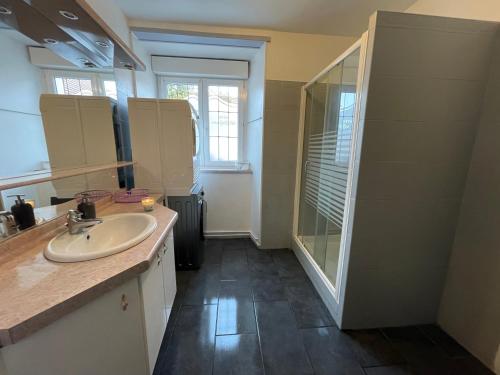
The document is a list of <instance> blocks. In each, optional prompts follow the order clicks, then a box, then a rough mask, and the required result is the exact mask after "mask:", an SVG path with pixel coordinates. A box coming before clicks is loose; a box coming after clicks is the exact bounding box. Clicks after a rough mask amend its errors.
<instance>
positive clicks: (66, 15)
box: [59, 10, 78, 21]
mask: <svg viewBox="0 0 500 375" xmlns="http://www.w3.org/2000/svg"><path fill="white" fill-rule="evenodd" d="M59 14H60V15H61V16H63V17H64V18H67V19H68V20H71V21H76V20H77V19H78V16H77V15H76V14H75V13H71V12H68V11H67V10H60V11H59Z"/></svg>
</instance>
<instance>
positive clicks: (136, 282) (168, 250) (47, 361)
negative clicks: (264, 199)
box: [0, 234, 176, 375]
mask: <svg viewBox="0 0 500 375" xmlns="http://www.w3.org/2000/svg"><path fill="white" fill-rule="evenodd" d="M169 244H170V246H169ZM172 244H173V237H172V234H170V235H169V236H168V237H167V240H166V241H165V243H164V244H163V246H161V247H160V249H159V250H158V252H157V254H155V259H154V261H153V262H152V263H151V265H150V267H149V269H148V270H147V271H146V272H144V273H143V274H141V275H139V276H138V277H136V278H134V279H132V280H129V281H128V282H126V283H125V284H123V285H121V286H119V287H116V288H114V289H113V290H111V291H110V292H108V293H106V294H105V295H103V296H101V297H99V298H97V299H96V300H94V301H92V302H90V303H88V304H86V305H84V306H82V307H81V308H79V309H77V310H76V311H74V312H72V313H70V314H68V315H65V316H64V317H62V318H60V319H58V320H57V321H55V322H54V323H52V324H50V325H49V326H47V327H45V328H42V329H41V330H39V331H38V332H36V333H34V334H32V335H30V336H28V337H27V338H25V339H23V340H21V341H19V342H18V343H16V344H13V345H8V346H6V347H4V348H1V349H0V375H33V374H37V375H68V374H71V375H89V374H92V375H111V374H120V375H150V374H152V373H153V370H154V366H155V363H156V359H157V356H158V352H159V349H160V345H161V341H162V338H163V335H164V333H165V328H166V326H167V322H168V315H169V314H167V313H166V312H167V311H168V312H170V309H171V308H172V305H173V302H174V301H173V300H174V298H175V292H176V282H175V262H174V255H173V254H174V249H173V246H172ZM166 291H167V292H166Z"/></svg>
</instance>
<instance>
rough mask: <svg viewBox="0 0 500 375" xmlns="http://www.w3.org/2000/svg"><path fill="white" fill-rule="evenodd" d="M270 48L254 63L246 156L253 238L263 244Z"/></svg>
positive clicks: (255, 57) (256, 55) (255, 58)
mask: <svg viewBox="0 0 500 375" xmlns="http://www.w3.org/2000/svg"><path fill="white" fill-rule="evenodd" d="M266 53H267V51H266V45H263V46H262V47H261V48H260V49H259V51H258V53H257V54H255V56H254V57H253V58H252V60H251V61H250V77H249V79H248V113H247V123H246V124H245V125H246V152H247V158H248V161H249V163H250V168H251V169H252V181H251V184H252V196H251V231H250V232H251V235H252V237H253V239H254V240H255V241H256V242H257V244H260V238H261V223H262V143H263V132H264V129H263V127H264V88H265V74H266V69H267V67H266Z"/></svg>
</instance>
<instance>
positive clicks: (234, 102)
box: [229, 87, 238, 112]
mask: <svg viewBox="0 0 500 375" xmlns="http://www.w3.org/2000/svg"><path fill="white" fill-rule="evenodd" d="M229 112H238V88H237V87H230V88H229Z"/></svg>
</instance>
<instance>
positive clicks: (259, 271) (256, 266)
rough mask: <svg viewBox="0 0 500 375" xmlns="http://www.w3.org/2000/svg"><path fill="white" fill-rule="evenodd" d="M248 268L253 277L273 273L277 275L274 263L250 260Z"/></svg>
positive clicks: (271, 274)
mask: <svg viewBox="0 0 500 375" xmlns="http://www.w3.org/2000/svg"><path fill="white" fill-rule="evenodd" d="M248 270H249V271H250V273H251V274H252V276H253V277H254V278H259V277H263V276H273V275H274V276H278V271H277V270H276V265H275V264H274V263H263V262H250V263H249V265H248Z"/></svg>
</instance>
